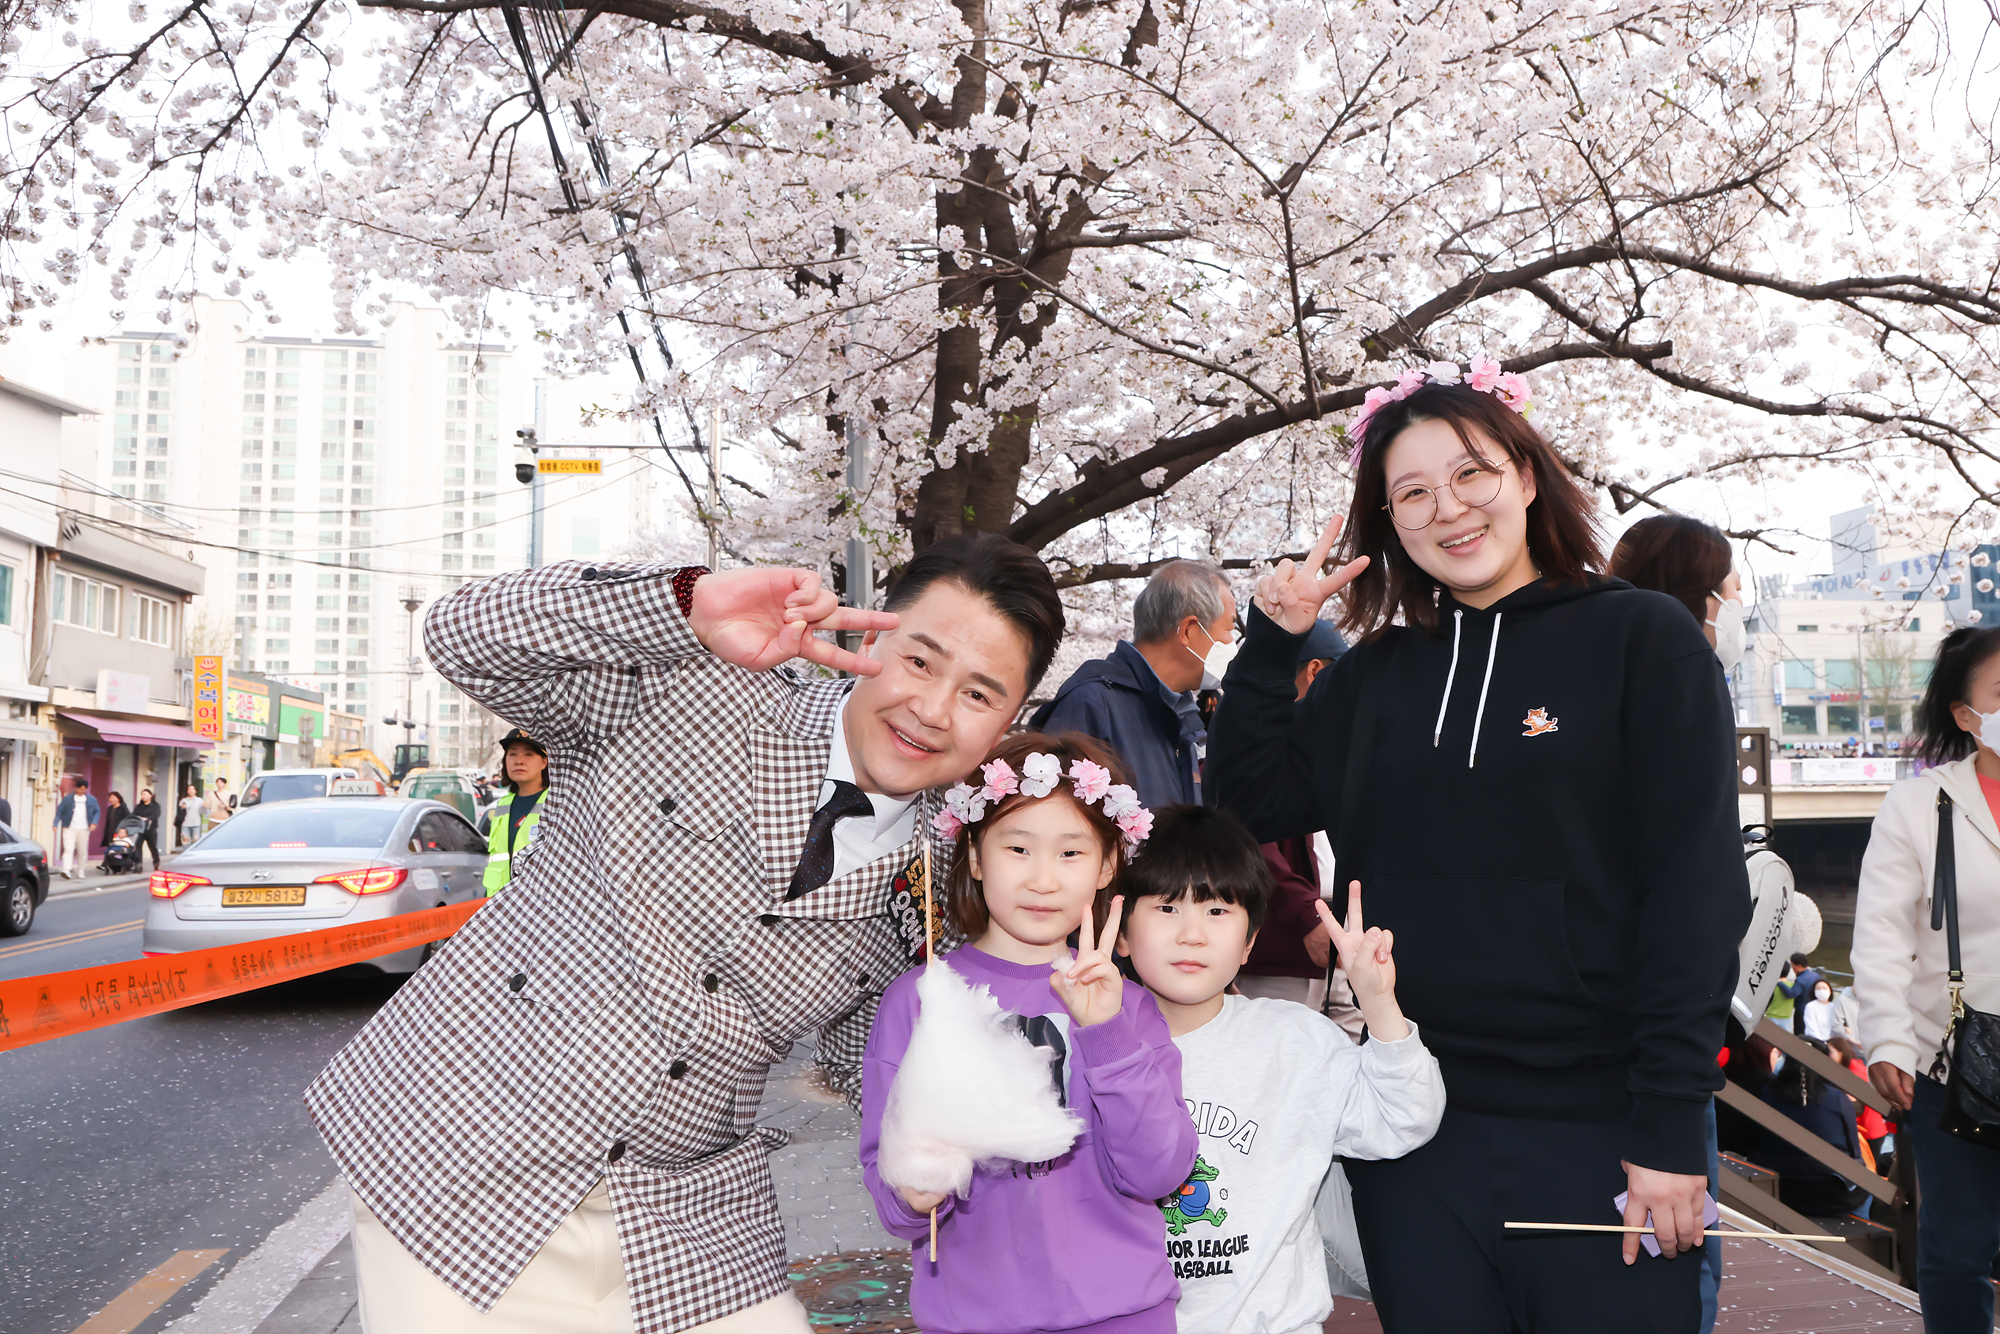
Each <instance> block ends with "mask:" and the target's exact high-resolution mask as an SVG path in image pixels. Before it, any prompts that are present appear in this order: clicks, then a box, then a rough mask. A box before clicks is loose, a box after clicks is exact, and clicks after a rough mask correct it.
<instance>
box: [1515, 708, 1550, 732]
mask: <svg viewBox="0 0 2000 1334" xmlns="http://www.w3.org/2000/svg"><path fill="white" fill-rule="evenodd" d="M1521 721H1522V722H1523V723H1526V724H1527V727H1528V730H1527V731H1525V732H1523V733H1521V735H1522V736H1540V735H1541V734H1542V733H1544V732H1553V731H1555V730H1556V720H1555V719H1553V718H1551V717H1549V711H1548V710H1547V709H1529V710H1528V716H1527V717H1525V718H1523V719H1522V720H1521Z"/></svg>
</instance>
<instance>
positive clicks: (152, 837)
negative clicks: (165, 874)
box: [132, 825, 160, 871]
mask: <svg viewBox="0 0 2000 1334" xmlns="http://www.w3.org/2000/svg"><path fill="white" fill-rule="evenodd" d="M147 848H151V849H152V850H153V867H154V869H155V870H157V869H159V865H160V827H159V826H158V825H147V826H146V832H145V834H144V835H143V836H142V837H141V838H140V839H139V856H138V858H137V859H136V860H135V861H133V863H132V869H134V870H136V871H143V870H145V869H146V852H145V850H146V849H147Z"/></svg>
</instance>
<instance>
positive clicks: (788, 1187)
mask: <svg viewBox="0 0 2000 1334" xmlns="http://www.w3.org/2000/svg"><path fill="white" fill-rule="evenodd" d="M811 1060H812V1048H811V1045H810V1044H809V1043H801V1044H799V1045H798V1046H797V1047H794V1048H793V1049H792V1054H791V1056H790V1057H789V1058H788V1059H786V1060H785V1061H783V1062H781V1063H779V1064H778V1065H775V1066H773V1067H772V1068H771V1077H770V1081H769V1082H768V1083H767V1084H766V1085H765V1087H764V1101H763V1103H762V1104H761V1105H760V1106H759V1107H758V1109H757V1119H758V1121H759V1123H760V1124H765V1125H773V1126H778V1127H780V1128H781V1129H783V1130H785V1131H787V1132H789V1133H790V1135H791V1137H792V1142H791V1143H790V1144H788V1145H786V1146H785V1147H784V1148H782V1149H780V1150H778V1151H777V1152H776V1153H774V1154H772V1155H771V1178H772V1181H773V1183H774V1184H775V1185H776V1186H777V1192H778V1212H779V1213H780V1214H781V1215H782V1216H783V1217H784V1220H785V1238H786V1241H787V1243H788V1248H789V1251H790V1258H791V1259H792V1261H793V1262H794V1263H793V1266H792V1275H793V1281H794V1282H795V1283H796V1284H798V1285H799V1288H800V1296H801V1298H802V1299H805V1300H807V1302H808V1305H809V1306H811V1307H812V1308H813V1309H814V1310H815V1311H817V1310H820V1309H821V1306H820V1303H819V1302H818V1301H815V1300H814V1297H816V1296H824V1297H826V1298H827V1299H828V1300H830V1301H832V1302H834V1303H836V1304H837V1305H838V1306H839V1307H840V1310H841V1314H839V1315H837V1316H835V1317H834V1319H835V1321H836V1322H837V1323H839V1324H840V1326H841V1328H842V1329H843V1331H845V1332H846V1334H860V1332H861V1331H872V1330H892V1329H898V1328H904V1329H910V1328H914V1327H913V1326H911V1325H909V1323H908V1316H907V1309H908V1308H907V1306H906V1305H904V1302H905V1301H906V1298H905V1296H904V1294H906V1293H907V1292H908V1282H909V1278H908V1275H909V1266H908V1262H907V1260H906V1259H905V1258H904V1257H906V1256H907V1253H908V1250H909V1246H908V1243H906V1242H903V1241H899V1240H897V1239H896V1238H894V1237H891V1236H890V1235H889V1234H888V1233H886V1232H884V1231H883V1230H882V1229H881V1227H880V1226H879V1225H878V1224H877V1223H876V1221H875V1206H874V1203H873V1201H871V1200H870V1199H869V1198H868V1192H867V1191H866V1190H865V1189H864V1188H863V1186H862V1184H861V1164H860V1162H859V1161H858V1160H857V1159H856V1158H855V1156H854V1141H855V1136H856V1135H857V1134H858V1133H859V1131H860V1129H861V1118H859V1117H857V1116H856V1115H855V1114H854V1113H853V1112H851V1111H849V1110H848V1109H847V1104H846V1103H844V1102H843V1101H841V1100H840V1098H839V1097H837V1096H836V1095H835V1094H834V1093H833V1092H832V1091H831V1090H829V1089H828V1088H827V1087H826V1086H825V1085H824V1084H823V1083H822V1082H821V1081H820V1080H819V1079H818V1078H817V1077H816V1076H815V1075H814V1073H813V1072H812V1070H811ZM885 1252H886V1253H887V1254H886V1255H884V1253H885ZM815 1323H818V1322H815ZM255 1334H361V1317H360V1314H359V1312H358V1310H357V1308H356V1283H355V1275H354V1248H353V1245H352V1242H351V1241H350V1239H349V1238H347V1237H344V1236H343V1237H342V1238H341V1239H340V1241H339V1242H338V1243H337V1244H336V1245H335V1246H334V1247H333V1249H332V1250H331V1251H329V1252H327V1254H326V1258H325V1259H323V1260H321V1261H320V1262H319V1264H318V1265H317V1266H316V1267H315V1268H314V1269H313V1270H312V1272H311V1273H310V1274H308V1275H307V1276H306V1277H305V1279H304V1280H303V1281H301V1282H300V1283H299V1285H298V1286H297V1287H296V1288H294V1289H293V1290H292V1291H291V1293H290V1294H289V1295H288V1296H287V1297H286V1298H285V1299H284V1301H282V1302H281V1303H279V1305H278V1307H277V1309H276V1310H274V1311H272V1312H271V1314H270V1315H269V1316H267V1317H266V1318H265V1319H264V1321H263V1323H262V1324H260V1325H258V1326H257V1327H256V1331H255Z"/></svg>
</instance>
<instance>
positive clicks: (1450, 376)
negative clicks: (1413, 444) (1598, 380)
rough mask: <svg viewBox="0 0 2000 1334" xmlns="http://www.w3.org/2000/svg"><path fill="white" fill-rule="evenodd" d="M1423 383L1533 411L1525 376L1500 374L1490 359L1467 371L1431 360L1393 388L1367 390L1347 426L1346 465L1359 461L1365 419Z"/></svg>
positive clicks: (1475, 361) (1399, 379)
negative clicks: (1465, 389) (1465, 388)
mask: <svg viewBox="0 0 2000 1334" xmlns="http://www.w3.org/2000/svg"><path fill="white" fill-rule="evenodd" d="M1427 384H1464V385H1469V386H1471V387H1472V388H1474V389H1477V390H1479V391H1480V392H1481V393H1484V394H1491V395H1493V397H1495V398H1497V399H1499V400H1500V401H1501V402H1502V403H1505V404H1506V405H1507V406H1508V407H1510V408H1512V409H1514V411H1516V412H1518V413H1520V414H1521V415H1522V416H1524V417H1525V416H1527V415H1528V414H1529V413H1530V412H1533V411H1534V410H1535V404H1534V401H1533V400H1532V399H1530V398H1529V397H1528V381H1527V379H1526V377H1524V376H1522V375H1519V374H1517V373H1515V372H1514V371H1503V370H1501V369H1500V363H1499V362H1497V361H1495V360H1494V359H1493V358H1491V357H1474V358H1473V359H1472V366H1471V369H1469V370H1467V371H1465V372H1464V373H1463V374H1461V373H1460V372H1459V369H1458V363H1457V362H1455V361H1433V362H1432V363H1431V364H1430V365H1428V366H1423V367H1418V368H1415V369H1412V370H1407V371H1404V372H1403V373H1402V374H1401V375H1399V376H1397V377H1396V387H1395V388H1393V389H1384V388H1382V387H1381V386H1380V385H1377V386H1375V388H1373V389H1370V390H1369V391H1368V396H1367V397H1366V398H1364V399H1362V400H1361V411H1359V412H1357V413H1355V414H1354V420H1353V422H1351V423H1350V424H1349V425H1348V427H1347V434H1348V435H1350V436H1352V437H1353V439H1354V448H1353V449H1352V450H1350V451H1349V452H1348V455H1347V462H1348V463H1349V464H1350V465H1352V464H1354V463H1355V462H1356V461H1358V460H1359V459H1360V458H1361V445H1362V442H1363V439H1364V437H1363V436H1362V430H1363V429H1364V428H1365V427H1366V426H1367V425H1368V419H1369V418H1370V417H1373V416H1374V415H1375V414H1376V413H1377V412H1378V411H1380V410H1381V409H1382V408H1384V407H1386V406H1387V405H1388V404H1391V403H1400V402H1402V401H1403V400H1404V399H1406V398H1408V397H1409V396H1410V395H1411V394H1414V393H1416V392H1417V390H1419V389H1422V388H1423V387H1424V386H1425V385H1427Z"/></svg>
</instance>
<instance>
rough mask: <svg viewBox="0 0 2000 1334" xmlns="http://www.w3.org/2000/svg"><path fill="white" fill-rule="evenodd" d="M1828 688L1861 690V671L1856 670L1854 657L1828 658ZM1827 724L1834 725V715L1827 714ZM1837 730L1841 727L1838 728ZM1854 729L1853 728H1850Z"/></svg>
mask: <svg viewBox="0 0 2000 1334" xmlns="http://www.w3.org/2000/svg"><path fill="white" fill-rule="evenodd" d="M1826 688H1827V689H1828V690H1859V689H1860V688H1861V673H1860V672H1858V671H1856V670H1855V666H1854V659H1852V658H1828V659H1827V660H1826ZM1827 725H1828V726H1829V727H1831V726H1833V715H1832V714H1828V715H1827ZM1835 730H1836V731H1838V730H1839V729H1838V728H1836V729H1835ZM1850 730H1852V729H1850Z"/></svg>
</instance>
